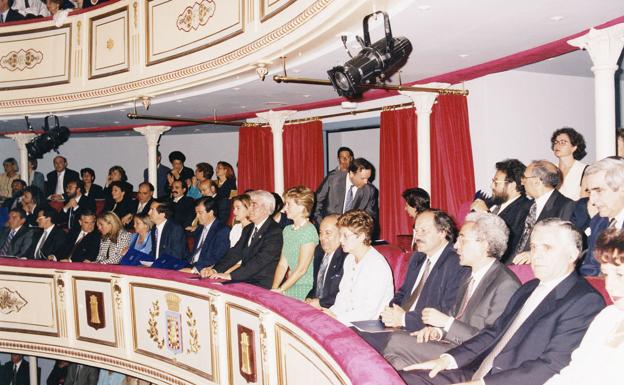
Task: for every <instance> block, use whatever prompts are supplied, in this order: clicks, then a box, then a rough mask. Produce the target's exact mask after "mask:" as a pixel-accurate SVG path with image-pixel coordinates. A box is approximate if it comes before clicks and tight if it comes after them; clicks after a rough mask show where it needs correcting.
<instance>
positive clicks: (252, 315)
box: [225, 303, 265, 385]
mask: <svg viewBox="0 0 624 385" xmlns="http://www.w3.org/2000/svg"><path fill="white" fill-rule="evenodd" d="M259 317H260V313H258V312H256V311H254V310H251V309H247V308H244V307H242V306H239V305H235V304H232V303H227V304H226V305H225V319H226V327H227V329H226V334H227V341H228V343H227V346H228V372H229V382H228V383H229V384H230V385H247V384H265V381H264V377H265V376H264V365H263V362H262V357H261V350H262V348H261V344H262V341H261V338H260V334H261V330H260V318H259Z"/></svg>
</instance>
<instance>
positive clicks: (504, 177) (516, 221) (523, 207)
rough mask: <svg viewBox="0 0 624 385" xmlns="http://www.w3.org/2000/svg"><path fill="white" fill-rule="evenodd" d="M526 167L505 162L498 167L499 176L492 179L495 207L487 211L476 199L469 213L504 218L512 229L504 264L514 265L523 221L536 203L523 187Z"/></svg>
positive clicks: (483, 204) (520, 163)
mask: <svg viewBox="0 0 624 385" xmlns="http://www.w3.org/2000/svg"><path fill="white" fill-rule="evenodd" d="M525 170H526V166H525V165H524V164H522V162H520V161H519V160H518V159H505V160H503V161H501V162H497V163H496V174H494V178H492V184H491V187H492V203H493V205H492V206H491V207H489V208H488V206H487V205H486V203H485V202H484V201H483V200H481V199H476V200H475V201H474V202H473V203H472V206H470V209H471V210H472V211H477V212H491V213H494V214H497V215H498V216H499V217H501V218H502V219H503V220H504V221H505V224H506V225H507V227H508V228H509V240H508V242H507V250H505V254H503V256H502V257H501V258H500V261H501V262H502V263H504V264H507V263H511V257H512V256H513V254H514V251H515V250H516V245H517V244H518V241H520V238H521V237H522V232H523V230H524V221H525V219H526V216H527V214H528V213H529V209H530V208H531V205H532V204H533V201H531V200H530V199H528V198H527V197H526V196H525V193H524V186H522V177H523V175H524V171H525Z"/></svg>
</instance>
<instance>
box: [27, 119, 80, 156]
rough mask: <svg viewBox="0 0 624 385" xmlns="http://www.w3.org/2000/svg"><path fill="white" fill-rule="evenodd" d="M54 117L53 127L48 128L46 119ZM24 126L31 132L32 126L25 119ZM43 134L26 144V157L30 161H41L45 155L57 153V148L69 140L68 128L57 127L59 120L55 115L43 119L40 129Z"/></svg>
mask: <svg viewBox="0 0 624 385" xmlns="http://www.w3.org/2000/svg"><path fill="white" fill-rule="evenodd" d="M51 117H54V123H55V124H54V127H52V128H50V125H49V123H48V119H49V118H51ZM26 125H27V127H28V129H29V130H31V131H32V126H31V125H30V122H29V121H28V117H26ZM41 129H42V130H43V134H41V135H39V136H36V137H34V138H33V139H32V140H31V141H30V142H28V143H26V150H27V151H28V157H29V158H32V159H41V158H43V156H44V155H45V154H47V153H48V152H50V151H52V150H54V151H56V152H57V153H58V147H59V146H60V145H61V144H63V143H65V142H67V139H69V135H70V133H69V128H67V127H65V126H60V125H59V119H58V117H57V116H56V115H49V116H46V117H45V121H44V126H43V127H41Z"/></svg>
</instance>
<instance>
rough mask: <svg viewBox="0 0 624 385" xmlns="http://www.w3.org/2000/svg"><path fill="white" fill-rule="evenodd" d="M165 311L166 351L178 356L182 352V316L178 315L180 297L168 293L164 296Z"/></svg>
mask: <svg viewBox="0 0 624 385" xmlns="http://www.w3.org/2000/svg"><path fill="white" fill-rule="evenodd" d="M165 300H166V301H167V310H166V311H165V319H166V320H167V349H168V350H169V351H171V352H172V353H175V354H179V353H182V351H183V350H184V348H183V346H182V314H180V297H178V296H177V295H175V294H172V293H169V294H167V295H166V296H165Z"/></svg>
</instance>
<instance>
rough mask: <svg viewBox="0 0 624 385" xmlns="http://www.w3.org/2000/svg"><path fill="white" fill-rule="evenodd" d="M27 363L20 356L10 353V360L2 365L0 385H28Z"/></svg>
mask: <svg viewBox="0 0 624 385" xmlns="http://www.w3.org/2000/svg"><path fill="white" fill-rule="evenodd" d="M29 370H30V369H29V365H28V361H25V360H24V356H22V355H21V354H15V353H11V360H10V361H8V362H7V363H5V364H4V365H2V368H1V370H0V385H30V373H29Z"/></svg>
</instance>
